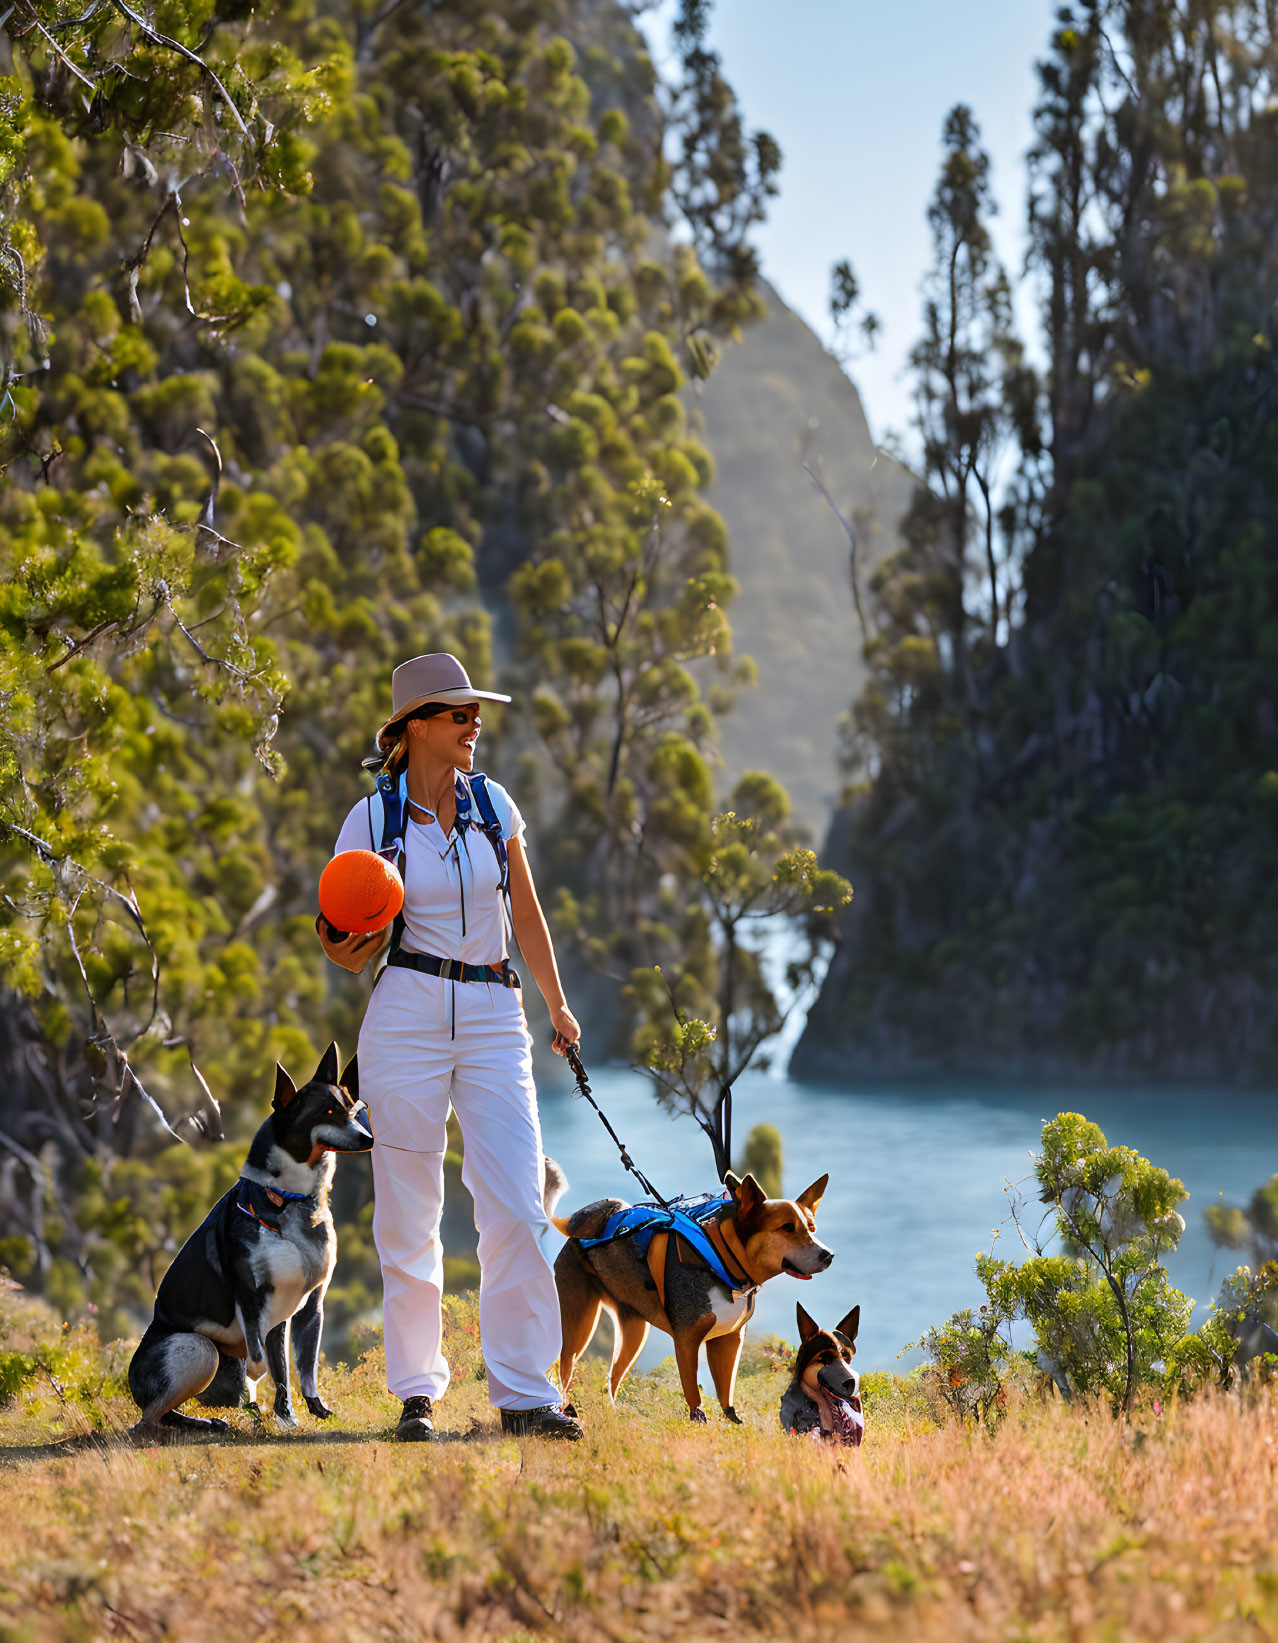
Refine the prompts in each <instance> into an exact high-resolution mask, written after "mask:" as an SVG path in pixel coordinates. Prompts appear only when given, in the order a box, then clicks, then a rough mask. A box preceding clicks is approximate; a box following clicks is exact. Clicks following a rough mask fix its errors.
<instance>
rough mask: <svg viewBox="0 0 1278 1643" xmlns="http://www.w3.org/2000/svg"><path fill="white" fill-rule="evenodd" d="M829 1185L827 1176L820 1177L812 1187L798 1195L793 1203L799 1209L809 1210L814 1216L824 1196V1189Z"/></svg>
mask: <svg viewBox="0 0 1278 1643" xmlns="http://www.w3.org/2000/svg"><path fill="white" fill-rule="evenodd" d="M829 1184H830V1177H829V1176H828V1175H823V1176H821V1178H820V1179H819V1180H817V1181H814V1182H813V1183H812V1185H811V1186H810V1187H808V1188H807V1189H806V1191H804V1192H801V1193H800V1194H799V1196H798V1197H797V1198H796V1199H795V1200H794V1201H795V1203H796V1204H797V1205H798V1206H799V1208H800V1209H810V1210H811V1211H812V1213H813V1214H814V1215H815V1214H816V1209H817V1205H818V1204H819V1203H820V1202H821V1200H822V1198H823V1197H824V1196H825V1189H826V1187H827V1186H828V1185H829Z"/></svg>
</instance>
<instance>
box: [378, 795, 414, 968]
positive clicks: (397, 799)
mask: <svg viewBox="0 0 1278 1643" xmlns="http://www.w3.org/2000/svg"><path fill="white" fill-rule="evenodd" d="M404 788H405V777H404V776H403V775H402V774H401V775H398V776H397V775H393V774H392V773H391V772H390V771H389V770H383V771H382V773H381V775H380V776H378V778H377V791H378V794H379V796H380V797H381V801H382V841H381V843H380V844H379V845H378V847H377V854H378V855H379V856H386V857H388V858H389V859H390V860H392V861H394V863H395V865H396V866H397V867H398V868H399V876H400V878H401V879H402V878H403V877H404V871H405V869H406V868H407V866H408V856H407V854H406V852H405V850H404ZM403 938H404V909H403V908H402V907H401V908H400V910H399V912H398V913H396V915H395V922H394V924H392V925H391V938H390V946H389V947H388V948H387V949H386V956H387V958H389V957H390V955H391V954H392V953H396V952H398V951H399V944H400V942H401V941H402V940H403Z"/></svg>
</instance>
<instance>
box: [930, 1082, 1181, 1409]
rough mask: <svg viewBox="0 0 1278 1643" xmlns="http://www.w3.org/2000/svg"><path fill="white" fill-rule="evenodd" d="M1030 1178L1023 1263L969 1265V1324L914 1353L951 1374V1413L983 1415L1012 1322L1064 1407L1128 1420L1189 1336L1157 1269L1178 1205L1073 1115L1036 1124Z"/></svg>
mask: <svg viewBox="0 0 1278 1643" xmlns="http://www.w3.org/2000/svg"><path fill="white" fill-rule="evenodd" d="M1034 1174H1035V1177H1036V1179H1037V1181H1038V1185H1039V1201H1040V1202H1041V1203H1043V1204H1045V1205H1047V1206H1048V1211H1047V1215H1046V1217H1045V1223H1044V1224H1040V1227H1039V1228H1038V1229H1036V1230H1033V1231H1031V1232H1028V1233H1027V1232H1026V1230H1025V1229H1024V1227H1023V1226H1022V1218H1021V1217H1022V1211H1021V1208H1020V1207H1019V1206H1018V1205H1017V1203H1016V1200H1015V1199H1013V1206H1012V1220H1013V1223H1014V1225H1015V1228H1016V1231H1017V1233H1018V1234H1019V1236H1020V1238H1021V1240H1022V1242H1023V1243H1024V1244H1025V1246H1026V1248H1027V1250H1028V1255H1029V1258H1028V1259H1027V1260H1025V1261H1022V1262H1021V1263H1019V1264H1017V1263H1016V1262H1014V1261H1008V1260H1003V1259H1001V1258H999V1257H996V1256H994V1255H992V1254H982V1255H978V1256H977V1258H976V1273H977V1276H978V1277H979V1278H980V1280H981V1283H982V1285H983V1286H984V1289H985V1293H986V1296H987V1304H986V1305H985V1306H983V1307H982V1308H981V1313H980V1318H979V1321H978V1322H976V1323H973V1321H972V1319H971V1316H970V1313H969V1314H956V1315H955V1317H954V1318H952V1319H951V1320H950V1322H949V1324H947V1325H945V1326H944V1327H943V1328H941V1329H940V1330H937V1329H933V1330H931V1331H929V1333H928V1335H927V1336H925V1337H924V1340H923V1342H922V1343H921V1344H922V1345H923V1346H924V1347H925V1349H926V1350H927V1351H928V1353H929V1356H930V1358H931V1360H932V1362H933V1363H934V1364H935V1365H936V1366H937V1368H938V1369H940V1370H941V1371H942V1372H943V1373H944V1374H947V1375H951V1380H950V1385H951V1388H952V1391H953V1399H952V1402H953V1404H954V1406H955V1407H956V1408H958V1409H959V1410H961V1412H963V1413H972V1412H975V1410H976V1409H978V1408H979V1410H980V1411H981V1413H983V1414H988V1409H989V1407H990V1406H991V1404H992V1403H995V1402H996V1401H997V1394H998V1389H999V1387H1000V1385H1001V1382H1002V1380H1003V1378H1004V1375H1005V1372H1006V1367H1007V1365H1008V1363H1009V1362H1010V1361H1011V1358H1010V1355H1011V1347H1012V1341H1011V1333H1010V1328H1008V1326H1010V1325H1011V1324H1012V1323H1013V1322H1014V1321H1016V1320H1020V1319H1023V1320H1025V1321H1026V1322H1028V1323H1029V1324H1030V1325H1031V1327H1032V1328H1033V1331H1034V1343H1035V1361H1036V1363H1037V1365H1038V1367H1039V1369H1040V1370H1041V1371H1042V1372H1043V1373H1044V1374H1045V1375H1047V1376H1049V1377H1050V1378H1051V1380H1052V1381H1053V1382H1055V1384H1056V1386H1057V1387H1058V1388H1059V1389H1060V1391H1061V1392H1062V1393H1063V1394H1064V1396H1065V1397H1067V1398H1088V1397H1091V1396H1094V1395H1096V1394H1104V1395H1107V1396H1108V1397H1109V1398H1111V1399H1112V1400H1113V1403H1114V1405H1115V1407H1116V1408H1118V1409H1121V1410H1123V1411H1124V1412H1125V1413H1127V1414H1130V1413H1131V1411H1132V1409H1133V1407H1134V1405H1135V1399H1136V1395H1137V1392H1138V1390H1139V1388H1140V1387H1141V1386H1143V1385H1147V1384H1154V1385H1157V1384H1159V1382H1160V1379H1161V1378H1162V1377H1163V1375H1164V1373H1165V1372H1171V1373H1174V1372H1175V1371H1176V1366H1177V1364H1178V1362H1179V1360H1178V1359H1176V1358H1175V1356H1174V1354H1175V1353H1176V1349H1177V1348H1178V1347H1179V1345H1180V1343H1181V1342H1182V1340H1183V1339H1184V1337H1185V1334H1186V1331H1187V1330H1188V1327H1189V1318H1190V1314H1191V1313H1192V1311H1193V1305H1194V1303H1193V1302H1192V1301H1191V1300H1189V1299H1188V1298H1187V1297H1186V1296H1184V1295H1182V1294H1181V1293H1180V1291H1179V1290H1178V1289H1175V1288H1173V1287H1172V1285H1171V1283H1170V1282H1169V1280H1168V1277H1167V1269H1166V1267H1164V1266H1163V1264H1162V1256H1163V1254H1164V1253H1165V1252H1168V1251H1171V1250H1174V1249H1175V1248H1176V1246H1177V1245H1178V1244H1179V1242H1180V1235H1181V1233H1182V1232H1183V1231H1184V1229H1185V1222H1184V1219H1183V1217H1182V1216H1181V1215H1180V1213H1179V1211H1178V1209H1177V1207H1176V1206H1177V1205H1178V1204H1181V1203H1183V1202H1184V1201H1185V1199H1186V1198H1187V1197H1188V1196H1189V1195H1188V1193H1187V1192H1186V1190H1185V1187H1184V1185H1183V1184H1182V1183H1181V1182H1180V1181H1178V1180H1176V1179H1175V1177H1174V1176H1171V1175H1168V1173H1167V1171H1166V1170H1163V1169H1159V1168H1158V1166H1157V1165H1155V1164H1151V1163H1150V1162H1149V1160H1148V1159H1146V1158H1142V1157H1141V1155H1140V1154H1139V1153H1138V1152H1134V1151H1133V1150H1132V1149H1131V1148H1130V1147H1111V1146H1110V1144H1109V1142H1108V1141H1107V1140H1106V1139H1105V1136H1104V1134H1103V1132H1102V1131H1101V1129H1100V1128H1099V1126H1098V1125H1096V1124H1093V1123H1090V1122H1089V1121H1088V1120H1087V1119H1085V1118H1083V1117H1082V1116H1081V1115H1080V1114H1078V1113H1060V1114H1058V1115H1057V1117H1055V1118H1053V1119H1051V1120H1049V1121H1048V1122H1047V1123H1045V1124H1044V1125H1043V1136H1042V1151H1041V1152H1039V1153H1037V1154H1036V1155H1035V1158H1034ZM1044 1225H1045V1226H1046V1232H1045V1233H1044ZM1053 1246H1054V1247H1053ZM1002 1329H1008V1334H1007V1338H1006V1339H1004V1338H1003V1337H1001V1336H1000V1334H999V1331H1000V1330H1002ZM955 1376H957V1378H953V1377H955Z"/></svg>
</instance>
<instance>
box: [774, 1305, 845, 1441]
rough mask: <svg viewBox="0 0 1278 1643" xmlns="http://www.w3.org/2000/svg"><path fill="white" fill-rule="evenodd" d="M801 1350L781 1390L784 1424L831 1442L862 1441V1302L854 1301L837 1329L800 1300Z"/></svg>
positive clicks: (782, 1422) (785, 1428)
mask: <svg viewBox="0 0 1278 1643" xmlns="http://www.w3.org/2000/svg"><path fill="white" fill-rule="evenodd" d="M797 1316H798V1321H799V1350H798V1352H797V1353H796V1354H795V1359H794V1374H793V1376H792V1377H791V1379H790V1384H789V1386H787V1387H786V1389H785V1391H784V1392H783V1393H782V1394H781V1425H782V1427H783V1429H784V1430H785V1431H787V1432H795V1433H800V1434H802V1435H804V1436H811V1437H815V1438H820V1439H823V1440H824V1441H825V1442H827V1443H850V1444H854V1445H855V1444H859V1443H860V1441H861V1439H862V1438H863V1437H864V1436H865V1416H864V1415H863V1413H862V1411H861V1377H860V1376H859V1375H858V1374H857V1372H856V1370H855V1369H853V1367H852V1358H853V1356H854V1354H855V1352H856V1332H857V1330H858V1329H859V1328H860V1327H861V1308H860V1307H859V1306H854V1307H853V1308H852V1310H851V1312H849V1313H848V1315H847V1317H846V1318H844V1320H843V1322H842V1323H841V1324H839V1325H838V1327H837V1328H835V1329H821V1328H820V1327H819V1326H818V1325H817V1323H816V1322H815V1321H814V1320H813V1319H812V1318H810V1317H809V1316H808V1315H807V1313H806V1312H805V1311H804V1310H803V1308H802V1307H801V1306H800V1307H798V1308H797Z"/></svg>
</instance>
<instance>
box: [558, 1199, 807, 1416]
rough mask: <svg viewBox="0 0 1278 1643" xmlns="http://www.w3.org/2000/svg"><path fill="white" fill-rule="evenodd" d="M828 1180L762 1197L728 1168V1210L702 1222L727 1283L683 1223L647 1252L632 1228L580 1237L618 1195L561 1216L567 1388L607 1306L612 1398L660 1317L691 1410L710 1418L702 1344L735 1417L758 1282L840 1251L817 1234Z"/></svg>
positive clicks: (598, 1224) (594, 1227)
mask: <svg viewBox="0 0 1278 1643" xmlns="http://www.w3.org/2000/svg"><path fill="white" fill-rule="evenodd" d="M828 1180H829V1176H828V1175H823V1176H822V1177H821V1179H820V1180H819V1181H814V1182H813V1183H812V1185H811V1186H810V1187H809V1188H808V1189H807V1190H806V1192H801V1193H800V1194H799V1196H798V1197H797V1198H796V1199H794V1200H793V1201H792V1200H790V1199H788V1198H766V1197H765V1196H764V1193H763V1189H762V1188H761V1187H760V1186H759V1183H758V1182H757V1181H756V1180H755V1178H754V1177H753V1176H752V1175H747V1176H746V1177H745V1179H744V1180H741V1179H740V1178H739V1177H737V1176H736V1175H733V1174H732V1173H731V1172H729V1173H728V1175H727V1176H726V1177H725V1185H726V1186H727V1188H728V1191H729V1194H730V1196H729V1197H727V1198H725V1200H724V1202H723V1207H722V1210H716V1211H715V1213H714V1215H713V1217H712V1218H710V1219H707V1220H705V1221H703V1222H702V1223H701V1224H702V1227H703V1229H704V1231H705V1233H706V1235H707V1237H708V1238H709V1240H710V1242H711V1244H712V1246H713V1247H714V1249H715V1250H716V1252H717V1253H718V1254H719V1256H720V1257H721V1259H722V1261H723V1265H724V1269H725V1271H726V1272H727V1273H728V1274H729V1275H730V1276H731V1277H732V1278H733V1287H732V1288H731V1289H729V1288H728V1287H727V1285H725V1284H724V1283H723V1282H722V1280H721V1279H720V1278H719V1277H717V1276H716V1274H715V1273H714V1272H713V1271H712V1270H711V1269H710V1267H709V1266H708V1265H707V1264H706V1262H705V1259H704V1258H703V1257H702V1256H701V1255H700V1254H699V1253H698V1252H697V1250H696V1249H694V1248H693V1247H692V1246H691V1245H690V1244H689V1243H687V1242H686V1241H685V1240H684V1239H683V1238H681V1237H680V1236H679V1234H678V1233H677V1232H671V1233H664V1232H659V1233H657V1234H656V1236H654V1237H653V1238H652V1241H651V1243H650V1244H649V1245H648V1248H647V1253H646V1254H645V1253H644V1251H643V1249H642V1248H641V1247H640V1246H639V1244H638V1243H637V1241H636V1240H635V1239H634V1238H617V1239H613V1240H612V1241H610V1242H608V1243H602V1244H598V1245H596V1246H595V1247H594V1248H592V1249H582V1247H581V1245H580V1243H579V1242H578V1240H579V1239H583V1238H585V1239H589V1238H594V1237H598V1236H599V1234H600V1233H601V1232H602V1231H603V1229H604V1227H605V1225H606V1223H607V1222H608V1220H609V1218H610V1217H611V1216H613V1215H614V1214H616V1213H617V1212H618V1211H620V1210H623V1209H626V1208H627V1207H628V1206H627V1205H625V1204H623V1203H622V1201H621V1200H620V1199H618V1198H603V1199H600V1200H599V1201H598V1202H597V1203H594V1204H587V1205H586V1206H585V1208H584V1209H579V1210H577V1212H576V1213H575V1214H574V1215H571V1216H569V1217H568V1218H567V1219H556V1221H555V1225H556V1226H557V1227H558V1228H559V1230H560V1231H561V1232H562V1233H564V1234H565V1235H566V1236H567V1238H568V1242H567V1243H566V1244H565V1245H564V1247H563V1249H562V1250H561V1252H560V1254H559V1258H558V1260H557V1261H556V1262H555V1283H556V1284H557V1285H558V1288H559V1309H560V1317H561V1321H562V1324H563V1353H562V1356H561V1357H560V1360H559V1384H560V1386H561V1387H562V1388H563V1391H564V1395H565V1396H567V1392H568V1388H569V1386H570V1385H571V1384H572V1377H573V1372H574V1370H575V1369H576V1367H577V1360H578V1358H579V1357H580V1356H581V1354H582V1353H583V1352H584V1351H585V1349H586V1347H587V1346H588V1345H589V1344H590V1338H591V1336H592V1335H593V1334H594V1332H595V1328H596V1326H597V1325H598V1323H599V1314H600V1312H601V1311H604V1310H607V1311H608V1312H609V1313H610V1314H611V1316H612V1320H613V1348H612V1372H611V1375H610V1377H609V1390H610V1392H611V1394H612V1396H613V1397H614V1398H615V1397H616V1396H617V1393H618V1391H619V1390H620V1388H621V1383H622V1382H623V1381H624V1380H625V1378H626V1373H627V1371H628V1370H629V1368H630V1366H631V1364H632V1363H634V1361H635V1359H636V1358H637V1357H638V1356H639V1354H640V1352H641V1351H642V1350H643V1347H644V1343H645V1342H646V1341H647V1339H648V1330H649V1328H650V1327H651V1326H652V1325H653V1324H655V1325H656V1327H657V1328H658V1329H661V1330H664V1331H665V1333H666V1334H667V1335H669V1336H671V1338H672V1339H673V1341H674V1348H675V1361H676V1363H677V1364H678V1366H679V1380H680V1383H681V1384H682V1386H683V1395H684V1397H685V1398H686V1399H687V1400H688V1417H689V1419H690V1420H694V1421H704V1420H705V1418H706V1414H705V1410H704V1409H703V1408H702V1407H701V1388H700V1387H699V1386H698V1384H697V1360H698V1355H699V1354H700V1351H701V1347H702V1345H704V1346H705V1349H706V1362H707V1364H708V1365H709V1368H710V1375H711V1379H712V1380H713V1381H714V1389H715V1392H716V1394H717V1395H718V1398H719V1402H720V1404H721V1405H722V1407H723V1412H724V1414H725V1415H726V1416H727V1417H728V1419H729V1420H730V1421H738V1423H739V1418H738V1416H737V1412H736V1410H735V1409H734V1408H733V1407H732V1400H733V1395H734V1392H735V1388H736V1379H737V1363H738V1361H739V1359H740V1357H741V1343H742V1338H743V1336H744V1333H745V1326H746V1324H747V1322H748V1321H749V1318H750V1315H751V1313H752V1312H753V1311H754V1303H755V1298H756V1295H757V1293H758V1289H759V1286H760V1285H761V1284H765V1283H767V1282H768V1280H769V1279H770V1278H776V1277H779V1276H780V1274H781V1273H783V1272H787V1273H789V1274H790V1276H791V1277H794V1278H805V1279H806V1278H811V1277H812V1276H813V1275H814V1274H815V1273H817V1272H824V1271H825V1269H826V1267H828V1266H829V1264H830V1262H831V1261H832V1260H833V1259H834V1255H833V1253H832V1252H831V1251H830V1250H829V1249H827V1248H826V1246H825V1245H824V1244H823V1243H821V1241H820V1240H819V1239H818V1237H817V1235H816V1209H817V1205H818V1204H819V1203H820V1202H821V1195H822V1193H824V1191H825V1188H826V1183H827V1182H828ZM662 1240H664V1242H662Z"/></svg>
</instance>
